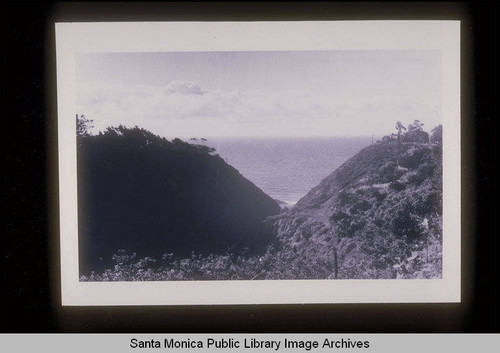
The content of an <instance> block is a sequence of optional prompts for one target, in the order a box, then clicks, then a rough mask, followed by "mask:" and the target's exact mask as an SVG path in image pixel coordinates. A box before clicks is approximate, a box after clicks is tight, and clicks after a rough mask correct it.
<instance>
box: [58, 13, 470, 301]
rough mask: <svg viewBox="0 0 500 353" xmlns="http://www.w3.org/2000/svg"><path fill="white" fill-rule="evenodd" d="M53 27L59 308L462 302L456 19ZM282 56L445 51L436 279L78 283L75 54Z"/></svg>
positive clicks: (65, 24)
mask: <svg viewBox="0 0 500 353" xmlns="http://www.w3.org/2000/svg"><path fill="white" fill-rule="evenodd" d="M55 26H56V61H57V63H56V65H57V113H58V153H59V195H60V197H59V201H60V210H59V212H60V250H61V259H60V260H61V295H62V305H64V306H68V305H69V306H85V305H92V306H99V305H213V304H227V305H233V304H302V303H311V304H312V303H458V302H460V300H461V296H460V294H461V258H460V252H461V246H460V245H461V244H460V243H461V242H460V238H461V232H460V222H461V217H460V215H461V213H460V212H461V197H460V193H461V189H460V170H461V168H460V149H461V148H460V147H461V141H460V21H306V22H300V21H299V22H285V21H283V22H280V21H278V22H100V23H97V22H87V23H84V22H80V23H56V24H55ZM287 50H439V51H441V54H442V55H441V60H442V61H441V65H442V87H441V91H442V104H441V107H442V122H443V273H442V278H441V279H432V280H427V279H418V280H410V279H404V280H263V281H170V282H80V281H79V272H78V213H77V205H78V203H77V163H76V126H75V120H74V117H75V114H76V110H75V106H76V70H75V57H76V54H77V53H119V52H124V53H125V52H126V53H131V52H169V51H177V52H179V51H191V52H194V51H287Z"/></svg>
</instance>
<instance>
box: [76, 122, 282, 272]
mask: <svg viewBox="0 0 500 353" xmlns="http://www.w3.org/2000/svg"><path fill="white" fill-rule="evenodd" d="M78 180H79V188H78V198H79V249H80V252H79V255H80V273H89V272H90V271H100V270H102V269H104V268H105V267H108V266H110V265H111V264H112V256H113V254H115V253H116V252H117V251H118V250H119V249H125V250H126V251H127V252H130V253H132V252H135V253H136V254H137V256H139V257H146V256H151V257H157V258H161V256H162V254H165V253H174V254H175V255H178V256H187V255H189V254H190V253H191V252H196V253H201V254H212V253H213V254H225V253H226V252H238V251H241V250H242V249H244V248H249V250H250V253H254V254H257V253H261V252H263V251H265V249H266V248H267V246H268V245H269V244H272V243H273V241H274V238H273V235H272V234H271V233H270V232H269V231H268V230H266V228H265V226H264V225H263V220H264V219H265V218H266V217H268V216H270V215H275V214H277V213H279V211H280V209H279V206H278V205H277V204H276V202H275V201H274V200H272V199H271V198H270V197H269V196H267V195H266V194H264V192H262V191H261V190H260V189H259V188H258V187H256V186H255V185H254V184H253V183H251V182H250V181H249V180H247V179H245V178H244V177H243V176H242V175H241V174H240V173H239V172H238V171H237V170H236V169H234V168H233V167H231V166H230V165H228V164H226V163H225V162H224V160H223V159H222V158H220V157H219V156H218V155H215V154H214V152H213V151H212V150H210V149H209V148H208V147H206V146H197V145H190V144H188V143H185V142H182V141H181V140H178V139H175V140H173V141H172V142H170V141H167V140H166V139H164V138H160V137H158V136H155V135H153V134H152V133H150V132H148V131H146V130H143V129H139V128H134V129H127V128H124V127H121V126H120V127H118V128H108V130H107V131H106V132H105V133H104V134H99V135H98V136H83V137H79V138H78Z"/></svg>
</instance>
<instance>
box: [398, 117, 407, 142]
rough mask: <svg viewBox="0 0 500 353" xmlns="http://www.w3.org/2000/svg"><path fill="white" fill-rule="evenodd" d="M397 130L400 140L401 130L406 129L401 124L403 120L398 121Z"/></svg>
mask: <svg viewBox="0 0 500 353" xmlns="http://www.w3.org/2000/svg"><path fill="white" fill-rule="evenodd" d="M396 130H398V141H399V139H400V137H401V131H403V130H406V128H405V127H404V125H403V124H401V121H398V122H397V123H396Z"/></svg>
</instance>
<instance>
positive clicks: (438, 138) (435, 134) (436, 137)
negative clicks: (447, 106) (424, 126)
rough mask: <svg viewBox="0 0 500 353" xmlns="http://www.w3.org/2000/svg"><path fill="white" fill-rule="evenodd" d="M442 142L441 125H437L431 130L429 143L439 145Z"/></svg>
mask: <svg viewBox="0 0 500 353" xmlns="http://www.w3.org/2000/svg"><path fill="white" fill-rule="evenodd" d="M442 142H443V125H438V126H436V127H435V128H434V129H432V130H431V143H433V144H436V145H439V144H441V143H442Z"/></svg>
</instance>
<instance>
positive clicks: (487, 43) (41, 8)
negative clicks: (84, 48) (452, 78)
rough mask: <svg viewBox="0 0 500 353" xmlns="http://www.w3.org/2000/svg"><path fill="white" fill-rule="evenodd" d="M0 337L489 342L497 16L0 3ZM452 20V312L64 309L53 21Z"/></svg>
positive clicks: (405, 7) (480, 8)
mask: <svg viewBox="0 0 500 353" xmlns="http://www.w3.org/2000/svg"><path fill="white" fill-rule="evenodd" d="M1 6H2V34H1V35H2V48H1V50H2V54H1V58H2V62H1V67H2V78H1V81H2V116H1V124H2V126H1V134H2V135H1V143H2V152H1V158H2V191H1V198H2V220H1V227H2V229H1V233H0V239H1V244H0V252H1V274H2V279H1V283H0V291H1V304H0V307H1V312H0V332H15V333H29V332H39V333H44V332H303V333H306V332H496V333H499V332H500V311H499V298H500V293H499V290H498V282H499V271H498V270H499V267H500V266H499V261H498V257H499V256H498V250H499V247H498V237H499V234H500V233H499V230H498V221H497V218H498V209H497V204H498V203H497V202H498V201H497V200H498V196H499V195H498V180H499V178H498V169H497V167H498V160H499V158H498V151H499V148H498V132H499V131H498V119H499V111H498V101H499V98H500V94H499V90H498V83H499V82H500V80H499V70H498V65H499V64H500V58H499V55H498V45H499V43H500V40H499V36H498V34H499V32H500V31H499V25H498V23H499V22H500V18H499V7H498V5H496V4H495V3H494V2H478V3H454V2H447V3H412V2H403V3H307V4H305V3H270V4H269V3H268V4H264V3H259V4H257V3H238V4H220V3H208V4H207V3H204V4H201V3H163V4H160V3H105V4H99V3H91V4H88V3H74V4H72V3H59V4H57V3H42V4H40V3H17V4H13V3H10V4H8V3H2V5H1ZM371 19H372V20H376V19H378V20H388V19H404V20H418V19H427V20H432V19H436V20H443V19H444V20H446V19H449V20H461V21H462V97H463V99H462V156H463V158H462V160H463V167H462V170H463V174H462V185H463V187H462V190H463V192H462V210H463V215H462V227H463V228H462V255H463V261H462V280H463V286H462V287H463V289H462V299H463V300H462V303H461V304H384V305H379V304H369V305H367V304H363V305H358V304H354V305H263V306H255V305H254V306H251V305H248V306H205V307H203V306H195V307H138V306H136V307H82V308H74V307H70V308H68V307H64V308H63V307H61V306H60V299H61V298H60V288H59V285H60V280H59V260H58V259H59V250H58V249H59V238H58V222H59V219H58V212H57V209H58V207H59V204H58V192H57V187H58V186H57V185H58V184H57V183H58V179H57V178H58V176H57V134H56V133H57V120H56V96H55V55H54V26H53V25H54V22H56V21H151V20H153V21H169V20H175V21H184V20H186V21H187V20H197V21H204V20H207V21H210V20H213V21H215V20H217V21H227V20H231V21H238V20H243V21H247V20H259V21H264V20H371Z"/></svg>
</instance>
